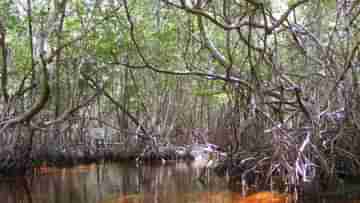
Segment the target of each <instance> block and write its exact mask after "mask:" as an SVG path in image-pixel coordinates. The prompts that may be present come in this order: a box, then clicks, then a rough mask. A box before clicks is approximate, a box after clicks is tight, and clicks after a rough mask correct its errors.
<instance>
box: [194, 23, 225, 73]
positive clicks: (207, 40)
mask: <svg viewBox="0 0 360 203" xmlns="http://www.w3.org/2000/svg"><path fill="white" fill-rule="evenodd" d="M197 20H198V25H199V28H200V34H201V36H202V38H203V39H204V40H205V45H206V47H207V48H208V49H209V51H210V52H211V55H212V56H213V57H214V58H215V59H216V60H217V61H218V62H219V63H220V64H221V65H223V66H224V67H228V66H229V64H228V62H227V61H226V59H225V56H224V55H223V54H221V53H220V51H219V50H218V49H217V48H216V46H215V44H214V43H213V42H212V41H211V39H210V38H209V36H208V35H207V33H206V28H205V25H204V23H203V21H202V17H201V16H197Z"/></svg>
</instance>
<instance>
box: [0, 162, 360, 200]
mask: <svg viewBox="0 0 360 203" xmlns="http://www.w3.org/2000/svg"><path fill="white" fill-rule="evenodd" d="M199 172H200V169H199V168H194V167H192V166H191V164H186V163H177V164H170V165H158V166H141V167H137V166H136V165H135V164H124V163H122V164H118V163H106V164H98V165H95V164H93V165H81V166H77V167H74V168H70V169H69V168H68V169H54V168H50V169H46V170H43V171H41V174H40V175H38V176H37V177H34V178H33V179H32V180H30V178H27V180H26V181H25V180H24V179H23V178H16V179H1V180H0V203H268V202H272V203H286V202H293V201H294V198H293V197H292V196H290V195H280V194H277V193H270V192H257V193H253V194H252V195H250V196H247V197H244V196H242V194H241V193H238V192H231V190H230V189H228V187H227V184H226V181H225V180H224V179H223V178H219V177H216V176H211V174H210V176H209V177H211V178H209V179H208V180H207V181H206V184H204V183H201V182H200V181H199V180H198V179H197V177H198V175H199ZM26 183H27V184H26ZM302 202H322V203H356V202H360V201H356V200H347V198H345V197H340V198H339V197H336V198H335V197H322V198H311V199H307V200H306V201H302Z"/></svg>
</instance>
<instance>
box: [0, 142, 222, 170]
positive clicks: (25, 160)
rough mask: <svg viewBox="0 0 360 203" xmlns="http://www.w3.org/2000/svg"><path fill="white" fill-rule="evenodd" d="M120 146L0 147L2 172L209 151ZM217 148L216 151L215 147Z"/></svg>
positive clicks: (187, 156)
mask: <svg viewBox="0 0 360 203" xmlns="http://www.w3.org/2000/svg"><path fill="white" fill-rule="evenodd" d="M123 149H125V148H123V147H121V146H106V147H96V146H91V145H89V146H86V145H73V146H67V147H41V148H38V149H36V150H34V149H29V148H28V147H26V146H22V147H20V146H17V147H16V148H15V147H13V148H10V147H9V148H4V149H2V150H0V176H17V175H31V174H32V172H33V171H34V169H37V168H40V167H47V166H56V167H69V166H75V165H78V164H83V163H94V162H99V161H103V160H105V161H137V162H141V163H163V162H164V161H171V160H184V161H191V160H194V159H199V157H201V159H204V161H206V160H207V159H208V158H209V157H208V153H209V147H208V146H207V145H188V146H173V145H171V146H162V147H157V148H146V147H145V148H142V147H138V148H134V149H132V150H123ZM214 152H216V151H215V150H214Z"/></svg>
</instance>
